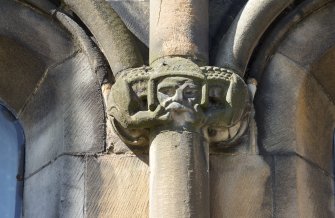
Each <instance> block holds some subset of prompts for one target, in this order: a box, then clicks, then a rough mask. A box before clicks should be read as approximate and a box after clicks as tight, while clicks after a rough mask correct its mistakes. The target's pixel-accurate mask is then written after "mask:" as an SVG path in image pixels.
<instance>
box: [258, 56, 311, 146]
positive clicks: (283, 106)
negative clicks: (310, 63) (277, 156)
mask: <svg viewBox="0 0 335 218" xmlns="http://www.w3.org/2000/svg"><path fill="white" fill-rule="evenodd" d="M263 75H264V76H263V79H262V83H261V84H260V86H259V89H258V92H257V95H256V98H255V107H256V118H257V125H258V128H259V142H260V143H261V147H264V149H265V150H266V151H268V152H287V151H291V152H293V151H296V147H295V143H294V142H295V125H296V116H295V115H296V100H297V98H298V96H299V90H300V89H301V87H300V86H301V83H302V81H303V80H304V78H305V77H306V73H305V72H304V71H303V69H302V68H301V67H300V66H298V65H297V64H295V63H294V62H292V61H291V60H289V59H288V58H286V57H285V56H283V55H281V54H276V55H274V56H273V58H272V60H271V62H270V63H269V65H268V67H267V70H266V71H265V72H264V74H263Z"/></svg>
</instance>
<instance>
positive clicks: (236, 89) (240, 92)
mask: <svg viewBox="0 0 335 218" xmlns="http://www.w3.org/2000/svg"><path fill="white" fill-rule="evenodd" d="M248 99H249V97H248V87H247V85H246V84H245V82H244V81H243V79H242V78H241V77H239V76H238V75H237V74H235V73H234V74H232V77H231V81H230V85H229V88H228V91H227V95H226V101H227V102H228V104H229V105H230V106H231V108H232V120H231V123H232V124H234V123H236V122H237V121H239V120H240V119H241V117H242V115H243V113H244V112H245V109H246V107H247V103H248Z"/></svg>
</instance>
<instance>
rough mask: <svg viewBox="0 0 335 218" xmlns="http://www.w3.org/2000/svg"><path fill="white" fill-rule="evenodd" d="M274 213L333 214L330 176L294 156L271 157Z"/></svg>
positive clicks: (281, 217) (309, 217) (310, 217)
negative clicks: (272, 164)
mask: <svg viewBox="0 0 335 218" xmlns="http://www.w3.org/2000/svg"><path fill="white" fill-rule="evenodd" d="M273 171H274V173H273V175H274V180H273V181H274V184H273V187H274V214H275V215H276V217H278V218H286V217H306V218H313V217H334V215H335V214H334V202H333V200H334V199H333V198H334V196H333V193H334V192H333V191H334V190H333V182H334V181H333V178H332V177H330V176H329V175H328V174H326V173H325V171H323V170H322V169H320V168H318V167H316V166H314V165H311V164H310V163H308V162H306V161H305V160H303V159H301V158H300V157H298V156H296V155H291V156H280V155H277V156H275V157H274V169H273Z"/></svg>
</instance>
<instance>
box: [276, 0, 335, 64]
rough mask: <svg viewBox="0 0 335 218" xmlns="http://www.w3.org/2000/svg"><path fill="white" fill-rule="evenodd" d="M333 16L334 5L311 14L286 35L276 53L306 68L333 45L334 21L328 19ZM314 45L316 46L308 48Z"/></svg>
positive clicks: (334, 34) (334, 41) (334, 37)
mask: <svg viewBox="0 0 335 218" xmlns="http://www.w3.org/2000/svg"><path fill="white" fill-rule="evenodd" d="M334 14H335V4H334V3H331V4H328V5H327V7H324V8H323V9H322V10H319V11H316V12H314V13H312V14H311V15H310V16H308V17H307V18H306V19H305V20H304V21H303V22H300V23H299V24H298V25H297V26H296V27H295V28H294V29H293V30H292V31H291V32H289V33H288V35H287V37H286V39H285V40H284V41H283V42H282V44H281V46H280V47H279V48H278V51H279V52H280V53H282V54H284V55H285V56H287V57H289V58H290V59H292V60H293V61H294V62H296V63H298V64H299V65H301V66H303V67H305V68H308V67H309V65H310V64H311V63H313V62H314V61H317V59H318V58H319V57H320V56H322V54H323V53H325V52H326V51H327V50H328V49H329V48H331V47H332V46H334V44H335V28H334V25H335V19H329V18H330V17H333V16H334ZM315 44H317V46H309V45H315Z"/></svg>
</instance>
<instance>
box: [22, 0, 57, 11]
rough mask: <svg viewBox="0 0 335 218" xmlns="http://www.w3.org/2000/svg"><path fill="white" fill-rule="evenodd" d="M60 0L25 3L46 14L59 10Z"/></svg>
mask: <svg viewBox="0 0 335 218" xmlns="http://www.w3.org/2000/svg"><path fill="white" fill-rule="evenodd" d="M57 1H58V0H48V1H46V0H25V2H27V3H29V4H31V5H33V6H34V7H36V8H38V9H40V10H42V11H44V12H46V13H51V11H52V10H55V9H56V8H57V5H56V2H57ZM59 2H60V1H59Z"/></svg>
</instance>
